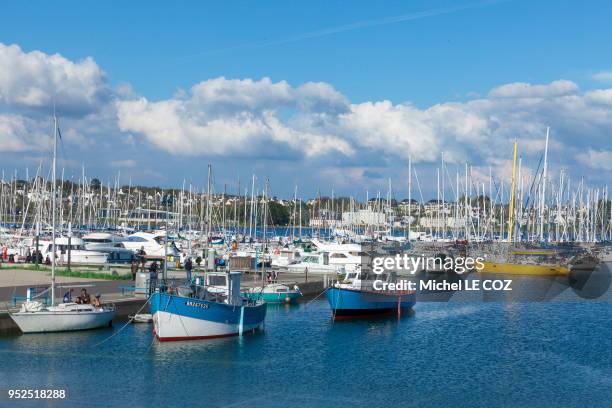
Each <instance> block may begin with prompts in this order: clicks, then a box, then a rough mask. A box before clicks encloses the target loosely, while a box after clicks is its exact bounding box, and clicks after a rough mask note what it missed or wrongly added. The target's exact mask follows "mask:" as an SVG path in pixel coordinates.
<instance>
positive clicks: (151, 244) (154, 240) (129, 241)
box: [122, 231, 180, 256]
mask: <svg viewBox="0 0 612 408" xmlns="http://www.w3.org/2000/svg"><path fill="white" fill-rule="evenodd" d="M165 240H166V232H165V231H157V232H154V233H150V232H136V233H135V234H132V235H130V236H128V237H127V238H125V239H124V240H123V242H122V243H123V246H124V247H125V248H127V249H130V250H132V251H133V252H138V251H140V250H141V249H143V250H144V251H145V254H146V255H151V256H164V255H171V256H179V255H180V252H179V250H178V248H177V247H176V245H174V243H168V247H167V248H164V241H165Z"/></svg>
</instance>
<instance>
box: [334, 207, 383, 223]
mask: <svg viewBox="0 0 612 408" xmlns="http://www.w3.org/2000/svg"><path fill="white" fill-rule="evenodd" d="M342 224H343V225H385V224H387V217H386V215H385V213H383V212H378V211H372V210H359V211H348V212H345V213H343V214H342Z"/></svg>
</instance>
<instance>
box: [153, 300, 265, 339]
mask: <svg viewBox="0 0 612 408" xmlns="http://www.w3.org/2000/svg"><path fill="white" fill-rule="evenodd" d="M150 308H151V314H152V315H153V323H154V325H155V334H156V336H157V338H158V339H159V340H160V341H172V340H195V339H209V338H216V337H227V336H235V335H239V334H241V333H243V332H247V331H250V330H254V329H257V328H259V327H260V326H262V325H263V322H264V320H265V318H266V304H265V303H263V302H260V303H258V304H252V303H251V304H246V303H245V305H243V306H234V305H228V304H225V303H219V302H212V301H208V300H201V299H197V298H191V297H182V296H176V295H170V294H167V293H160V292H156V293H154V294H153V295H152V296H151V298H150Z"/></svg>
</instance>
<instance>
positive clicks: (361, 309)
mask: <svg viewBox="0 0 612 408" xmlns="http://www.w3.org/2000/svg"><path fill="white" fill-rule="evenodd" d="M361 275H362V272H361V271H355V272H349V273H347V274H346V276H345V278H344V279H343V280H342V281H340V282H337V283H335V284H334V285H333V286H332V287H330V288H328V289H327V291H326V293H325V295H326V296H327V301H328V302H329V305H330V306H331V308H332V316H333V318H334V320H342V319H357V318H367V317H375V316H391V315H394V314H396V315H398V316H399V315H401V314H402V313H404V312H406V311H408V310H410V309H411V308H412V307H413V306H414V304H415V303H416V293H415V292H414V291H409V290H376V287H380V285H376V287H375V285H374V281H375V280H380V281H382V282H387V283H389V282H393V281H395V275H394V274H386V273H385V274H381V275H373V274H366V276H365V277H364V279H363V280H362V279H361V278H362V276H361ZM370 275H373V276H370Z"/></svg>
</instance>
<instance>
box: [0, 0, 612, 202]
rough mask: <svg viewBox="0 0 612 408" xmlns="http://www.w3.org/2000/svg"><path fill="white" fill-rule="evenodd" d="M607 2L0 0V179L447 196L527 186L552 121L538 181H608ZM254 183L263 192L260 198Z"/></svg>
mask: <svg viewBox="0 0 612 408" xmlns="http://www.w3.org/2000/svg"><path fill="white" fill-rule="evenodd" d="M611 17H612V3H610V2H607V1H598V0H595V1H590V2H588V3H585V2H582V1H527V0H514V1H512V0H508V1H469V0H468V1H465V0H455V1H442V0H432V1H423V0H414V1H380V2H371V1H351V2H346V1H333V0H326V1H317V0H313V1H310V2H281V1H278V2H275V1H269V2H256V1H223V2H212V1H211V2H195V1H194V2H187V1H185V2H178V3H177V4H169V3H168V2H155V1H147V2H144V1H141V2H119V1H108V2H98V1H96V2H94V1H57V2H45V1H31V2H17V1H13V2H4V3H3V5H2V10H1V12H0V168H1V169H3V171H4V173H5V175H4V177H5V179H6V178H10V177H11V175H12V174H14V172H15V171H16V172H17V174H18V176H19V177H22V178H23V177H25V175H26V169H27V172H28V175H29V176H30V177H31V176H32V175H33V174H34V173H35V172H36V169H37V168H38V166H39V164H40V163H41V162H42V164H43V172H47V171H48V168H49V158H50V152H51V146H52V138H51V115H52V112H53V106H54V105H55V109H56V112H57V115H58V116H59V120H60V127H61V131H62V136H63V137H62V140H61V143H60V167H61V169H62V170H63V172H64V176H65V178H72V179H74V180H78V179H79V177H80V175H81V172H82V168H83V167H85V171H86V174H87V176H88V177H89V178H91V177H98V178H100V179H102V180H103V181H111V182H114V180H115V179H116V178H117V177H120V181H121V183H122V184H127V183H128V182H131V183H132V184H147V185H157V186H161V187H180V186H181V185H182V184H183V182H185V183H186V184H187V185H189V184H190V183H191V184H193V185H194V186H196V187H197V188H198V189H200V188H202V186H203V185H204V184H205V180H206V168H207V164H208V163H211V164H212V166H213V173H214V181H215V189H216V190H217V191H220V190H222V189H223V188H224V185H227V190H228V191H229V192H235V191H236V189H237V184H238V180H239V179H240V181H241V185H242V186H243V188H244V186H245V185H246V184H248V183H249V182H250V179H251V175H252V174H255V175H256V176H257V185H258V186H262V185H263V183H264V180H265V179H266V178H269V179H270V186H271V189H272V193H273V194H275V195H279V196H289V195H292V194H293V192H294V188H295V186H296V185H297V186H298V194H299V195H300V196H303V197H312V196H314V195H315V194H316V193H317V191H321V194H323V195H330V194H331V190H332V189H333V190H334V194H335V195H336V196H340V195H355V196H358V197H360V196H364V195H365V194H366V191H367V192H368V194H369V195H370V196H372V195H376V194H377V192H378V191H381V194H382V195H385V194H386V191H387V188H388V185H389V180H391V185H392V188H393V191H394V195H395V196H396V197H398V198H400V197H405V196H406V195H407V188H408V187H407V186H408V182H407V179H408V161H410V162H411V163H412V165H413V166H414V169H415V170H416V174H417V177H418V179H419V182H418V185H417V183H416V180H413V185H414V186H415V188H414V191H413V196H416V197H417V198H418V197H419V196H420V195H421V194H422V195H423V197H424V198H425V199H428V198H432V197H435V196H436V190H437V187H436V185H437V178H436V169H437V168H439V167H440V166H441V158H442V155H444V158H445V169H444V171H443V173H442V174H443V175H445V177H444V180H445V189H446V190H447V197H448V196H449V195H452V192H451V191H450V190H451V189H452V187H451V186H452V185H453V184H454V183H455V182H456V177H457V176H456V173H457V172H459V174H463V172H464V167H465V163H466V162H467V163H468V166H469V168H470V172H471V174H472V178H473V180H474V181H475V183H476V184H480V183H481V182H482V183H487V185H488V177H489V173H491V174H493V176H494V177H495V179H496V183H499V182H500V180H502V179H503V180H505V181H504V182H506V183H507V181H508V180H509V174H510V173H511V158H512V143H513V141H514V140H516V141H517V142H518V149H519V155H520V157H521V163H522V165H523V166H524V169H523V170H524V171H523V176H524V177H525V180H526V183H528V182H529V177H530V176H531V175H532V171H531V172H530V170H529V168H531V169H535V167H536V166H537V164H538V162H539V159H540V157H541V155H542V154H543V149H544V138H545V135H546V128H547V127H550V145H549V158H550V177H551V179H553V180H555V179H556V178H557V179H558V178H559V174H560V171H561V170H563V171H564V173H565V176H564V177H570V178H571V179H573V180H576V181H577V180H580V179H582V178H584V180H585V182H587V183H588V184H589V185H592V186H594V187H602V186H605V185H607V184H608V182H609V181H610V176H611V175H612V52H611V51H612V49H611V45H610V41H609V40H610V38H612V25H611V24H609V21H610V18H611ZM260 188H261V187H260Z"/></svg>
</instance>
